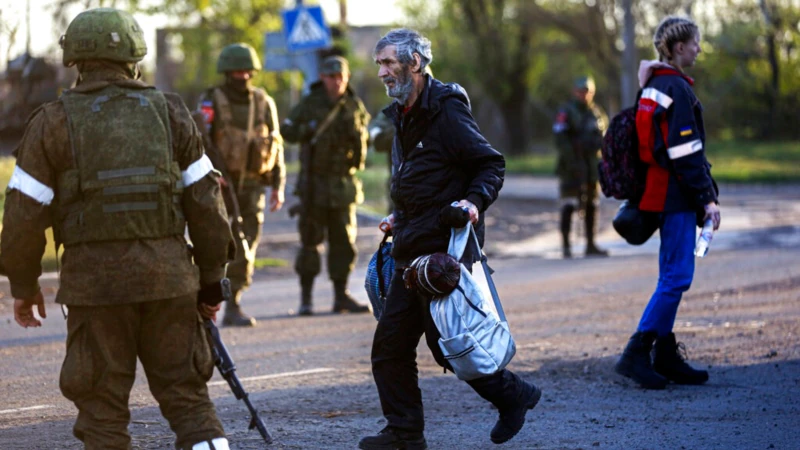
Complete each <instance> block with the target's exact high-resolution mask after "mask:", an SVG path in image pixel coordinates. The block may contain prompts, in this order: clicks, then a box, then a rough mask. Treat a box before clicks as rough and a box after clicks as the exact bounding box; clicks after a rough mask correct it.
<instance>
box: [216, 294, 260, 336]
mask: <svg viewBox="0 0 800 450" xmlns="http://www.w3.org/2000/svg"><path fill="white" fill-rule="evenodd" d="M241 302H242V291H241V290H238V291H235V292H234V293H233V299H232V300H231V301H229V302H226V304H225V317H223V318H222V326H223V327H254V326H255V325H256V319H255V318H254V317H251V316H249V315H247V314H245V313H243V312H242V307H241Z"/></svg>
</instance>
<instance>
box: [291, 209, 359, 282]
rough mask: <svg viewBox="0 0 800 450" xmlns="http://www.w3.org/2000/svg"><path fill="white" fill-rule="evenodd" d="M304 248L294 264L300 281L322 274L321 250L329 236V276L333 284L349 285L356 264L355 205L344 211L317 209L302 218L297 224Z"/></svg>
mask: <svg viewBox="0 0 800 450" xmlns="http://www.w3.org/2000/svg"><path fill="white" fill-rule="evenodd" d="M297 226H298V229H299V231H300V241H301V247H300V251H299V252H298V253H297V258H296V259H295V262H294V270H295V272H297V274H298V275H300V277H301V278H302V277H306V278H312V279H313V278H314V277H316V276H317V275H319V273H320V271H321V270H322V267H321V262H320V256H319V246H320V244H322V242H323V241H324V240H325V234H326V233H327V235H328V276H329V277H330V279H331V280H334V281H347V278H348V277H349V276H350V273H351V272H352V271H353V267H354V266H355V263H356V257H357V255H358V249H357V248H356V235H357V232H358V227H357V223H356V205H355V203H352V204H350V205H349V206H345V207H343V208H324V207H314V208H313V209H311V211H309V212H308V213H307V214H302V215H300V220H299V221H298V222H297Z"/></svg>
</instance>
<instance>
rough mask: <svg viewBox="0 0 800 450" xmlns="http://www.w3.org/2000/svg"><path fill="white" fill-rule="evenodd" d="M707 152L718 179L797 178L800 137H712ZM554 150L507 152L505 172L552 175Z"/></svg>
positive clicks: (777, 179)
mask: <svg viewBox="0 0 800 450" xmlns="http://www.w3.org/2000/svg"><path fill="white" fill-rule="evenodd" d="M706 154H707V157H708V160H709V162H711V164H712V165H713V168H712V172H713V174H714V178H715V179H716V180H717V181H720V182H742V183H754V182H767V183H772V182H794V183H796V182H800V170H798V167H800V141H782V142H770V141H756V140H750V141H748V140H712V141H710V142H708V144H707V145H706ZM555 165H556V152H555V149H553V148H548V149H547V150H546V151H544V152H540V153H532V154H527V155H521V156H506V172H508V173H514V174H522V175H552V174H553V173H554V172H555Z"/></svg>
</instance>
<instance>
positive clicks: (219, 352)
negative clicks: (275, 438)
mask: <svg viewBox="0 0 800 450" xmlns="http://www.w3.org/2000/svg"><path fill="white" fill-rule="evenodd" d="M220 288H221V291H222V297H223V300H224V301H230V300H231V282H230V280H228V279H227V278H223V279H222V280H221V281H220ZM203 322H204V324H205V327H206V330H208V334H209V335H210V336H211V342H212V343H213V345H212V347H211V353H212V355H213V357H214V364H215V365H216V366H217V370H219V374H220V375H222V378H224V379H225V381H227V382H228V386H230V387H231V391H232V392H233V395H234V396H235V397H236V400H243V401H244V404H245V405H246V406H247V409H248V410H249V411H250V426H249V427H248V429H249V430H252V429H253V428H256V429H258V433H259V434H261V437H262V438H264V442H266V443H267V444H271V443H272V436H270V435H269V431H267V426H266V425H265V424H264V421H263V420H261V418H260V417H258V411H256V409H255V408H254V407H253V404H252V403H250V397H249V395H248V394H247V391H245V390H244V386H242V382H241V381H240V380H239V377H238V376H236V364H234V363H233V359H232V358H231V355H230V353H228V349H227V348H226V347H225V344H224V343H222V338H221V337H220V335H219V328H217V326H216V325H214V322H213V321H212V320H211V319H204V320H203Z"/></svg>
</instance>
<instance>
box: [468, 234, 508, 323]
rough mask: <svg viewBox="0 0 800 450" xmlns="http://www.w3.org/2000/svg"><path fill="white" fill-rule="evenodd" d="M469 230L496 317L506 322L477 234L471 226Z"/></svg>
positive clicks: (491, 271)
mask: <svg viewBox="0 0 800 450" xmlns="http://www.w3.org/2000/svg"><path fill="white" fill-rule="evenodd" d="M467 227H468V228H469V234H470V236H472V241H473V242H474V243H475V249H476V251H477V252H478V254H479V255H481V266H483V274H484V275H485V276H486V284H487V285H488V286H489V292H491V294H492V301H493V302H494V307H495V309H497V317H499V318H500V321H501V322H508V320H507V319H506V313H505V311H503V305H502V304H501V303H500V295H499V294H498V293H497V287H496V286H495V285H494V280H492V273H494V270H492V268H491V267H489V263H488V262H487V259H486V255H484V254H483V251H482V250H481V244H480V242H478V234H477V233H476V232H475V229H474V228H472V224H469V225H467Z"/></svg>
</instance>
